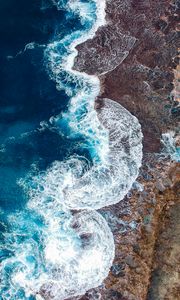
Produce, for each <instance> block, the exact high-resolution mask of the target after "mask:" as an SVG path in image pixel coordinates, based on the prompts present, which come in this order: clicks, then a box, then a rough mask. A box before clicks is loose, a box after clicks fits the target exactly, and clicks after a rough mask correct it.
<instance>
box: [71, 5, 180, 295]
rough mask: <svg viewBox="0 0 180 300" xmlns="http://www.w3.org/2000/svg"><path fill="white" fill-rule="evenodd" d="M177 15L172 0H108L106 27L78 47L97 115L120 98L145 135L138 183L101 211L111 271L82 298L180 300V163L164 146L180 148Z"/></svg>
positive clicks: (77, 63) (178, 9)
mask: <svg viewBox="0 0 180 300" xmlns="http://www.w3.org/2000/svg"><path fill="white" fill-rule="evenodd" d="M179 12H180V2H179V1H177V0H176V1H169V0H162V1H155V0H114V1H111V0H107V7H106V14H107V25H106V26H105V27H101V28H99V30H98V32H97V34H96V36H95V38H93V39H92V40H88V41H87V42H85V43H84V44H81V45H79V46H78V47H77V49H78V56H77V58H76V60H75V66H74V67H75V69H77V70H79V71H86V72H87V73H88V74H97V75H98V76H99V78H100V80H101V84H102V89H101V95H100V96H99V98H98V99H97V101H96V108H97V111H98V110H99V109H101V106H102V105H103V98H109V99H112V100H114V101H117V102H119V103H120V104H121V105H122V106H124V107H125V108H126V109H128V110H129V111H130V112H131V113H132V114H133V115H135V116H136V117H137V118H138V119H139V121H140V123H141V126H142V130H143V134H144V150H143V152H144V159H143V166H142V168H141V170H140V175H139V178H138V179H137V182H136V183H135V184H134V185H133V188H132V190H131V191H130V192H129V194H128V195H127V197H126V198H125V199H124V200H123V201H121V202H120V203H119V204H117V205H115V206H112V207H110V208H107V209H103V210H102V211H101V212H102V214H103V215H104V217H105V218H106V220H107V221H108V223H109V226H110V227H111V230H112V231H113V234H114V237H115V244H116V258H115V261H114V264H113V266H112V269H111V272H110V274H109V277H108V278H107V280H106V281H105V282H104V284H103V285H102V286H101V287H100V288H98V289H95V290H93V291H90V292H88V293H87V294H86V295H85V296H84V297H81V298H79V299H81V300H88V299H89V300H90V299H103V300H106V299H107V300H118V299H119V300H121V299H122V300H123V299H124V300H145V299H147V300H178V299H179V295H180V281H179V276H180V265H179V261H180V257H179V253H180V240H179V233H180V164H179V163H178V162H175V161H173V159H172V156H170V155H168V149H163V146H164V145H163V143H162V135H163V134H164V133H168V132H170V133H172V132H173V135H172V136H174V140H173V137H172V140H173V143H174V148H175V147H176V146H178V144H179V143H180V142H179V131H178V122H179V116H180V99H179V91H178V88H179V84H178V82H179V72H178V71H179V66H178V47H179V46H180V45H179V44H178V43H179V40H180V39H179V31H178V30H179V28H178V15H179ZM171 146H172V145H169V148H170V149H169V150H171V151H173V150H174V148H173V147H171ZM169 154H172V153H169Z"/></svg>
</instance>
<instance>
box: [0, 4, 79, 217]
mask: <svg viewBox="0 0 180 300" xmlns="http://www.w3.org/2000/svg"><path fill="white" fill-rule="evenodd" d="M0 7H1V9H0V38H1V47H0V64H1V69H0V149H1V152H0V168H1V169H0V205H1V207H2V208H3V209H5V210H10V211H12V210H15V209H17V208H19V207H21V206H23V205H24V203H25V201H26V196H25V194H24V193H23V191H22V189H21V188H20V187H18V185H17V183H16V182H17V180H18V179H19V178H21V177H23V176H25V175H26V174H27V173H28V171H29V169H30V168H31V165H32V163H36V164H37V166H38V167H39V168H40V169H41V170H42V169H45V168H46V167H47V166H48V165H49V164H50V163H51V162H53V161H54V160H63V159H64V157H66V156H67V154H69V152H71V153H73V152H77V153H78V152H79V153H80V154H81V153H82V151H83V154H84V152H85V150H82V149H81V148H79V147H78V149H77V144H78V143H79V142H80V139H78V140H77V141H75V140H73V141H71V140H69V139H66V137H64V136H61V135H59V134H58V133H56V132H52V131H51V130H49V129H48V128H47V129H44V130H43V131H39V130H37V129H38V128H40V122H41V121H47V122H48V120H49V118H50V117H51V116H53V115H57V114H59V113H60V112H61V111H64V110H66V108H67V103H68V101H69V97H68V96H67V95H66V93H65V92H64V91H63V90H62V91H57V89H56V84H55V82H54V81H53V80H50V78H49V75H48V72H47V71H46V64H45V62H44V49H45V47H46V45H47V43H49V42H50V41H53V40H54V38H55V37H56V36H57V35H58V38H59V39H60V38H63V37H64V36H65V35H66V34H67V33H68V34H69V33H70V32H72V31H75V30H78V29H82V25H81V22H80V20H79V19H78V18H77V16H71V18H70V17H69V16H67V11H66V10H57V8H56V7H55V6H54V5H52V3H51V1H41V0H32V1H30V2H29V1H28V2H27V1H24V0H18V1H15V0H6V1H5V0H4V1H1V5H0ZM32 42H33V43H36V44H37V45H39V46H36V47H35V48H34V49H27V50H25V51H24V49H25V47H26V45H27V44H29V43H32ZM23 134H26V135H23ZM74 149H75V150H74Z"/></svg>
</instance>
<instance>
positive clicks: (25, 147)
mask: <svg viewBox="0 0 180 300" xmlns="http://www.w3.org/2000/svg"><path fill="white" fill-rule="evenodd" d="M69 3H70V6H69ZM96 9H97V6H96V1H94V0H80V1H78V0H76V1H72V0H59V1H58V0H52V1H51V0H41V1H40V0H31V1H28V2H27V1H24V0H18V1H15V0H8V1H7V0H6V1H5V0H4V1H1V4H0V40H1V47H0V64H1V69H0V277H1V279H0V300H1V299H2V300H34V299H37V298H36V295H37V294H38V295H39V297H40V294H41V297H42V296H43V295H44V297H45V294H46V296H47V295H49V293H50V294H51V293H53V295H52V298H53V299H58V300H59V299H61V300H62V299H65V298H67V297H68V296H73V295H78V294H83V293H85V292H86V290H87V289H91V288H93V287H95V286H97V285H99V284H101V282H102V280H103V279H104V278H105V277H106V276H107V274H108V271H109V268H110V266H111V264H112V259H113V256H114V241H113V236H112V233H111V232H110V229H109V227H108V226H107V224H106V221H105V220H104V219H103V218H102V217H101V216H100V215H99V214H98V213H96V212H83V213H81V214H79V215H77V217H76V216H75V217H74V216H73V213H71V211H70V210H69V209H67V208H65V207H64V203H63V199H65V198H67V197H66V193H67V188H68V187H69V186H70V187H71V186H72V185H73V184H74V182H75V181H77V182H78V180H79V178H81V176H82V175H83V174H84V173H85V172H86V171H88V170H90V169H91V168H92V165H93V161H94V162H95V163H97V164H98V163H99V162H100V155H99V150H101V149H102V150H103V146H102V145H101V142H100V141H101V139H102V141H104V143H105V148H106V142H107V140H108V139H107V134H106V132H105V133H103V131H102V133H101V126H100V125H99V126H98V122H97V120H96V113H95V111H94V99H95V96H97V93H98V88H99V85H98V82H97V80H96V79H95V80H94V79H91V78H88V76H87V77H86V76H85V77H84V76H81V75H77V74H74V73H73V72H71V70H69V69H68V68H67V65H68V63H67V62H68V60H67V58H68V57H69V56H70V55H71V52H72V49H71V44H72V42H73V41H75V40H76V39H79V38H81V36H82V34H87V33H88V32H89V30H91V28H92V27H93V25H94V23H95V22H96ZM64 59H65V64H63V62H64ZM70 69H71V67H70ZM70 99H71V101H70ZM71 102H72V103H71ZM89 116H90V117H89ZM101 156H102V155H101ZM78 220H79V221H78ZM73 222H74V225H73ZM77 222H79V224H80V227H77V226H76V224H77ZM73 226H74V227H73ZM81 227H82V228H81ZM86 232H87V235H88V232H90V237H89V238H88V243H87V241H85V242H84V236H86ZM81 235H82V238H81ZM91 237H92V238H91ZM86 243H87V245H86ZM86 247H87V249H86ZM108 249H109V250H108ZM94 253H96V256H97V263H96V264H94ZM71 255H72V258H71ZM92 258H93V259H92ZM100 258H101V259H100ZM84 261H85V263H84ZM86 261H87V262H88V263H86ZM102 262H103V267H102ZM71 268H72V270H71ZM80 270H82V271H80ZM97 275H98V276H97ZM52 282H54V285H52ZM44 297H43V299H44ZM45 298H46V297H45ZM38 299H39V298H38ZM41 299H42V298H41Z"/></svg>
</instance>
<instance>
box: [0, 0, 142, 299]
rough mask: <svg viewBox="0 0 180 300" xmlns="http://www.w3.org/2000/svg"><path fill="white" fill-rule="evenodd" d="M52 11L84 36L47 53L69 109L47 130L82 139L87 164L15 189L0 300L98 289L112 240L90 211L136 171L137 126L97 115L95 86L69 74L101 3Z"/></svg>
mask: <svg viewBox="0 0 180 300" xmlns="http://www.w3.org/2000/svg"><path fill="white" fill-rule="evenodd" d="M53 4H54V5H56V7H57V9H65V10H67V11H68V13H69V17H70V16H71V15H72V14H73V15H77V16H78V18H79V19H80V21H81V24H82V26H83V28H85V29H84V30H82V31H81V30H79V31H75V32H71V33H70V34H69V35H68V36H65V37H64V38H63V39H61V40H58V36H57V37H56V39H55V40H54V41H52V42H51V43H50V44H49V45H47V47H46V50H45V53H44V57H45V64H46V66H47V71H48V73H49V76H50V78H51V79H52V80H54V81H55V82H56V85H57V89H59V90H61V89H62V90H64V91H65V92H66V94H67V95H68V96H69V97H70V102H69V105H68V109H67V110H66V111H65V112H63V113H61V114H60V115H58V116H52V117H51V118H50V120H49V122H48V123H47V126H48V127H49V128H50V130H56V131H57V132H58V133H59V135H65V136H66V137H68V138H69V139H76V138H77V137H83V138H84V139H85V140H86V147H87V149H88V151H89V154H90V160H88V159H87V158H86V157H85V156H79V155H73V156H70V157H67V158H66V160H64V161H55V162H54V163H53V164H52V165H51V166H50V167H49V168H48V169H47V170H46V171H44V172H41V173H38V172H37V174H36V175H30V176H28V177H27V178H25V179H22V180H21V181H20V185H21V186H22V187H23V189H24V191H25V192H26V193H27V194H28V195H29V201H28V203H27V207H26V209H25V210H24V211H23V212H21V213H16V214H13V215H10V216H9V218H8V224H9V231H8V232H7V231H5V232H4V233H3V238H4V245H3V246H2V248H1V249H0V251H1V253H2V254H1V257H3V259H2V261H1V265H0V270H1V282H0V286H1V297H2V299H3V300H10V299H11V300H12V299H28V300H31V299H55V300H63V299H66V298H68V297H71V296H77V295H82V294H84V293H85V292H86V291H87V290H89V289H91V288H93V287H97V286H98V285H100V284H101V283H102V281H103V280H104V279H105V278H106V277H107V275H108V272H109V269H110V267H111V265H112V262H113V259H114V240H113V235H112V233H111V231H110V228H109V227H108V225H107V223H106V221H105V219H104V218H103V217H102V216H101V215H100V214H99V213H97V212H96V211H94V210H95V209H99V208H102V207H104V206H108V205H112V204H115V203H117V202H119V201H120V200H122V199H123V198H124V196H125V195H126V194H127V192H128V191H129V189H130V188H131V186H132V184H133V182H134V181H135V179H136V177H137V175H138V170H139V167H140V166H141V160H142V133H141V127H140V124H139V122H138V120H137V119H136V118H135V117H134V116H132V115H131V114H130V113H129V112H128V111H127V110H126V109H124V108H123V107H122V106H121V105H119V104H117V103H115V102H114V101H112V100H109V99H104V103H103V107H102V108H101V109H99V110H98V111H96V110H95V109H94V102H95V99H96V97H97V96H98V94H99V92H100V82H99V79H98V78H97V77H96V76H89V75H87V74H85V73H80V72H78V71H76V70H73V64H74V58H75V57H76V55H77V50H76V46H77V45H78V44H80V43H82V42H84V41H85V40H87V39H89V38H92V37H93V36H94V34H95V32H96V30H97V29H98V27H99V26H102V25H104V24H105V0H103V1H101V0H99V1H98V0H96V1H95V0H89V1H81V0H69V1H55V0H54V1H53ZM74 210H75V211H76V212H74ZM77 211H81V212H77Z"/></svg>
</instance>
